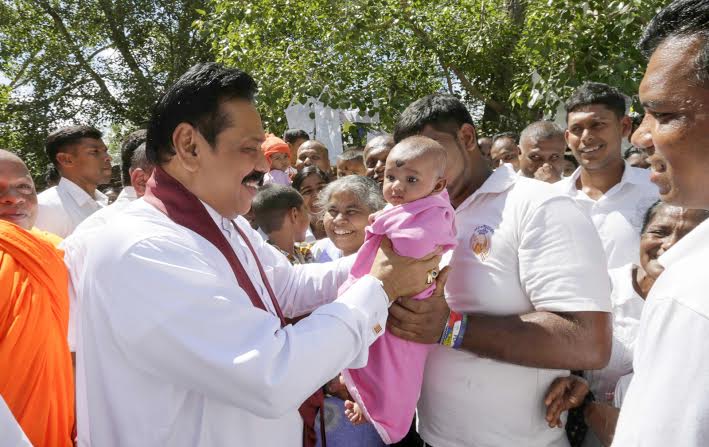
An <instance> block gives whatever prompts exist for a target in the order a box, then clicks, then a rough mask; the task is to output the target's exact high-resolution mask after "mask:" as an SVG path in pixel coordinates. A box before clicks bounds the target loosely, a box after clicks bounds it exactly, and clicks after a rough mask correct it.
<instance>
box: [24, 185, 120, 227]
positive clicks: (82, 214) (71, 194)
mask: <svg viewBox="0 0 709 447" xmlns="http://www.w3.org/2000/svg"><path fill="white" fill-rule="evenodd" d="M94 194H95V198H94V197H91V196H90V195H89V194H88V193H87V192H86V191H84V190H83V189H81V187H79V185H77V184H75V183H74V182H72V181H70V180H67V179H66V178H64V177H62V179H61V180H59V184H58V185H57V186H53V187H51V188H49V189H48V190H46V191H42V192H41V193H40V194H39V195H37V203H38V204H39V209H38V212H37V222H36V223H35V227H37V228H39V229H40V230H44V231H48V232H50V233H54V234H56V235H57V236H60V237H62V238H65V237H67V236H69V235H70V234H71V233H72V232H73V231H74V228H76V227H77V226H78V225H79V224H80V223H81V222H82V221H83V220H84V219H86V218H87V217H89V216H90V215H91V214H93V213H94V212H96V211H98V210H100V209H101V208H102V207H104V206H106V205H108V197H106V195H105V194H103V193H102V192H101V191H99V190H96V191H95V193H94Z"/></svg>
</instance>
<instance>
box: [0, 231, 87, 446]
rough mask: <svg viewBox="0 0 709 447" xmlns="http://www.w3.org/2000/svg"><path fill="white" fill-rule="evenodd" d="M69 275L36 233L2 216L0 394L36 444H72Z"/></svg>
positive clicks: (53, 250)
mask: <svg viewBox="0 0 709 447" xmlns="http://www.w3.org/2000/svg"><path fill="white" fill-rule="evenodd" d="M68 329H69V296H68V274H67V270H66V267H65V265H64V261H63V259H62V252H61V251H60V250H58V249H56V248H55V247H54V245H53V243H52V242H49V241H47V240H46V239H44V238H43V237H42V236H41V235H40V236H38V233H34V232H33V233H30V232H28V231H26V230H24V229H22V228H20V227H18V226H17V225H15V224H12V223H9V222H6V221H0V395H2V397H3V399H4V400H5V402H6V403H7V406H8V407H9V408H10V411H12V413H13V415H14V416H15V419H17V421H18V422H19V424H20V426H21V427H22V430H23V431H24V432H25V434H26V435H27V437H28V438H29V439H30V441H31V442H32V444H33V445H34V446H35V447H45V446H47V447H49V446H51V447H70V446H71V445H72V431H73V429H74V380H73V372H72V365H71V353H70V352H69V346H68V344H67V333H68Z"/></svg>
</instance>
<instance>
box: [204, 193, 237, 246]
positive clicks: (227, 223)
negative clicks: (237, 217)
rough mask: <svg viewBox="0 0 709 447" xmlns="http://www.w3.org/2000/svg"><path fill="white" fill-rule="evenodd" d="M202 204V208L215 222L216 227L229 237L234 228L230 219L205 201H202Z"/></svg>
mask: <svg viewBox="0 0 709 447" xmlns="http://www.w3.org/2000/svg"><path fill="white" fill-rule="evenodd" d="M200 202H202V201H201V200H200ZM202 205H204V208H206V210H207V212H208V213H209V216H210V217H211V218H212V220H213V221H214V223H215V224H217V227H219V228H220V229H221V230H222V231H223V232H224V233H225V234H226V235H227V236H228V237H231V231H232V230H233V229H234V227H233V224H232V223H231V220H229V219H227V218H226V217H224V216H222V215H221V214H219V213H218V212H217V210H215V209H214V208H212V207H211V206H209V205H207V204H206V203H205V202H202Z"/></svg>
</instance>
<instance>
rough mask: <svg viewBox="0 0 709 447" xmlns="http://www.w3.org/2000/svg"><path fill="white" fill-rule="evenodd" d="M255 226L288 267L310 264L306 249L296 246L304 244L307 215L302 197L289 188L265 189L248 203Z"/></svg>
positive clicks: (281, 186) (310, 255)
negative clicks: (284, 258)
mask: <svg viewBox="0 0 709 447" xmlns="http://www.w3.org/2000/svg"><path fill="white" fill-rule="evenodd" d="M251 211H252V212H253V214H254V220H255V223H256V225H258V227H259V228H260V229H261V230H262V231H263V232H264V233H265V234H266V235H267V236H268V239H267V242H268V243H269V244H271V245H273V246H274V247H275V248H276V249H277V250H278V251H280V252H281V253H282V254H283V255H284V256H285V257H286V258H288V260H289V261H290V262H291V264H308V263H311V262H313V255H312V254H311V253H310V250H309V249H308V248H307V247H300V246H296V242H303V241H304V240H305V232H306V230H307V229H308V225H310V215H309V213H308V209H307V208H306V206H305V202H304V201H303V197H302V196H301V195H300V194H299V193H298V191H296V190H295V189H293V188H291V187H290V186H285V185H276V184H271V185H265V186H263V187H262V188H260V189H259V192H258V193H257V194H256V196H255V197H254V199H253V201H252V202H251Z"/></svg>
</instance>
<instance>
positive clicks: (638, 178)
mask: <svg viewBox="0 0 709 447" xmlns="http://www.w3.org/2000/svg"><path fill="white" fill-rule="evenodd" d="M624 164H625V168H624V169H623V176H622V177H621V178H620V182H618V184H619V185H620V186H623V185H625V184H626V183H631V184H633V185H641V184H646V183H647V181H648V179H647V173H646V172H644V171H646V170H645V169H639V168H633V167H632V166H630V164H628V162H627V161H626V162H624ZM581 169H582V168H581V166H579V167H578V168H576V170H575V171H574V173H573V174H571V175H570V176H569V177H567V178H565V179H562V181H565V182H567V184H566V192H567V193H569V194H571V195H575V194H576V181H577V180H578V179H579V177H580V176H581Z"/></svg>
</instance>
